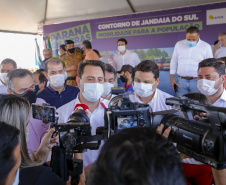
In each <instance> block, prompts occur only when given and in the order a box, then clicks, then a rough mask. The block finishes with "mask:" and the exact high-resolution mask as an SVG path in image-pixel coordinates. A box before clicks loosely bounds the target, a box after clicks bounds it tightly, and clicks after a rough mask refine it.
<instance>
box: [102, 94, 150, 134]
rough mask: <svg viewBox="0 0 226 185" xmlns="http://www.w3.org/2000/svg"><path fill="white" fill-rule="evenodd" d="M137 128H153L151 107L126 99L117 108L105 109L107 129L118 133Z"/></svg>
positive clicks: (120, 101)
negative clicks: (122, 130)
mask: <svg viewBox="0 0 226 185" xmlns="http://www.w3.org/2000/svg"><path fill="white" fill-rule="evenodd" d="M116 98H117V97H116ZM108 115H109V116H108ZM137 126H140V127H150V126H151V121H150V107H149V105H147V104H139V103H137V102H135V103H133V102H131V101H130V100H129V98H125V97H124V98H122V99H121V100H119V102H118V103H117V105H116V106H113V107H110V108H108V109H105V129H108V130H109V129H110V128H111V130H113V132H114V133H116V132H117V131H118V130H121V129H125V128H132V127H137Z"/></svg>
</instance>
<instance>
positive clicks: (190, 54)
mask: <svg viewBox="0 0 226 185" xmlns="http://www.w3.org/2000/svg"><path fill="white" fill-rule="evenodd" d="M207 58H213V52H212V49H211V46H210V45H209V44H208V43H206V42H204V41H202V40H201V39H199V41H198V43H197V45H196V46H194V47H189V46H188V45H187V43H186V39H185V40H182V41H179V42H177V43H176V45H175V48H174V52H173V56H172V59H171V62H170V74H175V73H177V74H178V75H179V76H183V77H186V76H188V77H197V76H198V65H199V63H200V62H201V61H202V60H204V59H207Z"/></svg>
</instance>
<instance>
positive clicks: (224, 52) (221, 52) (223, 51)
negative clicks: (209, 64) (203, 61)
mask: <svg viewBox="0 0 226 185" xmlns="http://www.w3.org/2000/svg"><path fill="white" fill-rule="evenodd" d="M221 57H226V47H221V48H220V49H218V50H217V51H216V53H215V55H214V58H221Z"/></svg>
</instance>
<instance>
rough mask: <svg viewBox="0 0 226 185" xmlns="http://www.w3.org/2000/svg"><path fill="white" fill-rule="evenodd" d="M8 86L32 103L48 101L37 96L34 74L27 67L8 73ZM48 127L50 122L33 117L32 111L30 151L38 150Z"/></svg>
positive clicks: (9, 89) (10, 90) (14, 92)
mask: <svg viewBox="0 0 226 185" xmlns="http://www.w3.org/2000/svg"><path fill="white" fill-rule="evenodd" d="M7 86H8V89H7V91H8V93H9V94H14V95H16V96H20V97H24V98H25V99H27V100H28V101H29V103H30V104H32V103H36V104H43V103H46V102H45V101H44V100H43V99H41V98H37V97H36V93H35V84H34V79H33V75H32V73H31V72H30V71H28V70H27V69H16V70H13V71H10V72H9V73H8V75H7ZM48 128H49V124H44V123H43V122H42V121H41V120H36V119H33V118H32V111H31V114H30V119H29V124H28V133H29V136H28V137H29V139H28V142H27V146H28V151H29V153H30V152H31V151H32V152H36V151H37V150H38V148H39V145H40V142H41V139H42V136H43V135H44V133H45V132H46V131H47V129H48Z"/></svg>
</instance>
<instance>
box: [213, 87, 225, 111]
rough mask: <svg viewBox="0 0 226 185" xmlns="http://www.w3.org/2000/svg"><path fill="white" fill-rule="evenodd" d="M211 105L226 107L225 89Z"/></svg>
mask: <svg viewBox="0 0 226 185" xmlns="http://www.w3.org/2000/svg"><path fill="white" fill-rule="evenodd" d="M212 105H213V106H215V107H226V90H225V89H224V91H223V93H222V95H221V97H220V98H219V99H218V100H217V101H216V102H215V103H214V104H212Z"/></svg>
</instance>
